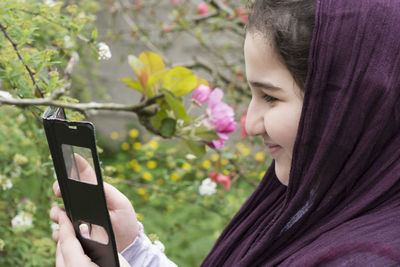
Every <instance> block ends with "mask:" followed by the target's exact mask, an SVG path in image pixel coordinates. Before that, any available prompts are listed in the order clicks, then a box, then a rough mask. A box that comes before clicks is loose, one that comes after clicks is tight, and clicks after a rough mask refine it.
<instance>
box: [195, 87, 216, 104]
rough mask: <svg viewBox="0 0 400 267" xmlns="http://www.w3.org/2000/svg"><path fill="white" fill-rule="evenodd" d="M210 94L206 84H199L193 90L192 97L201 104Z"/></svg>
mask: <svg viewBox="0 0 400 267" xmlns="http://www.w3.org/2000/svg"><path fill="white" fill-rule="evenodd" d="M210 94H211V88H210V87H209V86H207V85H204V84H200V85H199V86H198V87H197V88H196V89H195V90H194V91H193V95H192V98H193V99H195V100H197V101H198V102H200V103H201V104H203V103H204V102H206V101H207V100H208V98H209V97H210Z"/></svg>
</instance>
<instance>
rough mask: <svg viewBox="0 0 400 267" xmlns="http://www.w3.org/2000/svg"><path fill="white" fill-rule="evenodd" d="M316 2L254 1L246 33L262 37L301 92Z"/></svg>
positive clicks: (305, 74) (305, 75)
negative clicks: (275, 53)
mask: <svg viewBox="0 0 400 267" xmlns="http://www.w3.org/2000/svg"><path fill="white" fill-rule="evenodd" d="M315 1H316V0H255V1H252V2H250V4H249V7H250V10H251V13H250V16H249V22H248V24H247V26H246V31H247V32H252V31H254V30H256V31H258V32H260V33H262V34H263V35H264V37H266V38H267V39H268V40H269V41H270V42H271V43H272V45H273V46H274V48H275V50H276V51H277V53H278V55H279V56H280V58H281V60H282V62H283V63H284V64H285V65H286V67H287V68H288V70H289V71H290V73H291V74H292V76H293V77H294V79H295V81H296V83H297V85H298V86H299V87H300V88H301V89H302V90H304V85H305V82H306V78H307V61H308V54H309V50H310V45H311V39H312V33H313V29H314V11H315Z"/></svg>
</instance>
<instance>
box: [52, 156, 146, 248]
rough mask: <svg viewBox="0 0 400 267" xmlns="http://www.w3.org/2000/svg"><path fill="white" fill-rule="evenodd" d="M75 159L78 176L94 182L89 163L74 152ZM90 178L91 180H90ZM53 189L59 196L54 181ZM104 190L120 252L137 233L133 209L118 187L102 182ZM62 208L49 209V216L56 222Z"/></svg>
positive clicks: (56, 232)
mask: <svg viewBox="0 0 400 267" xmlns="http://www.w3.org/2000/svg"><path fill="white" fill-rule="evenodd" d="M75 161H76V164H77V165H78V166H77V169H78V170H79V176H80V177H81V179H82V180H83V181H87V182H92V183H93V182H95V180H94V179H96V174H95V171H94V170H93V168H92V167H91V166H90V164H89V163H88V162H87V161H86V160H85V159H84V158H82V157H81V156H80V155H79V154H75ZM90 180H91V181H90ZM53 191H54V193H55V195H56V196H57V197H61V191H60V188H59V186H58V182H57V181H56V182H55V183H54V184H53ZM104 192H105V195H106V201H107V207H108V211H109V213H110V218H111V223H112V226H113V231H114V235H115V239H116V243H117V250H118V252H121V251H122V250H124V249H125V248H126V247H127V246H128V245H129V244H131V243H132V242H133V241H134V240H135V238H136V237H137V236H138V234H139V225H138V223H137V219H136V214H135V210H134V209H133V207H132V205H131V203H130V201H129V200H128V198H126V197H125V196H124V195H123V194H122V193H121V192H120V191H119V190H118V189H116V188H115V187H113V186H112V185H110V184H107V183H104ZM62 211H63V209H62V208H60V207H54V208H52V209H51V211H50V218H51V219H52V220H53V221H54V222H56V223H58V218H59V213H60V212H62ZM58 235H59V232H58V231H57V230H56V231H54V232H53V239H54V240H55V241H57V240H58Z"/></svg>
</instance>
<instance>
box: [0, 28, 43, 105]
mask: <svg viewBox="0 0 400 267" xmlns="http://www.w3.org/2000/svg"><path fill="white" fill-rule="evenodd" d="M0 29H1V31H2V32H3V34H4V36H5V37H6V38H7V40H8V41H9V42H10V43H11V45H12V46H13V48H14V50H15V52H16V53H17V56H18V58H19V60H21V62H22V64H23V65H24V66H25V69H26V70H27V71H28V73H29V76H30V78H31V80H32V82H33V85H34V86H35V88H36V92H37V93H38V94H39V96H40V97H41V98H43V93H42V91H41V90H40V88H39V86H38V85H37V83H36V80H35V77H34V76H33V72H32V70H31V69H30V68H29V66H28V65H26V64H25V61H24V59H23V58H22V56H21V54H20V52H19V50H18V47H17V44H16V43H15V42H14V41H13V40H12V39H11V37H10V36H9V35H8V33H7V31H6V28H5V27H4V26H3V25H2V24H1V23H0ZM36 92H34V93H35V95H36Z"/></svg>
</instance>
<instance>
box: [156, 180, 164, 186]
mask: <svg viewBox="0 0 400 267" xmlns="http://www.w3.org/2000/svg"><path fill="white" fill-rule="evenodd" d="M156 183H157V184H158V185H162V184H163V183H164V180H163V179H161V178H160V179H158V180H157V182H156Z"/></svg>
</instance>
